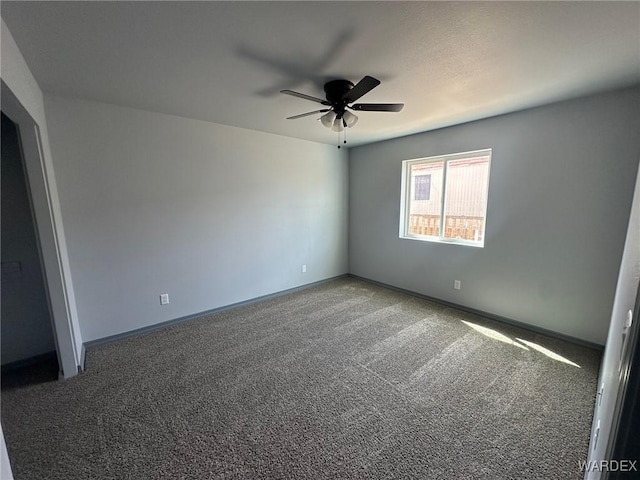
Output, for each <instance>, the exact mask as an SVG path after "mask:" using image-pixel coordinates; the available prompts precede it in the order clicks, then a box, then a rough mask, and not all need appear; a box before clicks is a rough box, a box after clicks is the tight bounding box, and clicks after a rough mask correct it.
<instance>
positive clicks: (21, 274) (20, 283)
mask: <svg viewBox="0 0 640 480" xmlns="http://www.w3.org/2000/svg"><path fill="white" fill-rule="evenodd" d="M1 123H2V125H1V128H2V131H1V141H2V145H1V154H2V158H1V162H0V165H1V172H0V178H1V181H2V184H1V187H0V194H1V197H2V198H1V203H0V205H1V209H2V211H1V230H0V231H1V233H2V235H1V247H0V254H1V257H2V289H1V295H2V298H1V300H0V308H1V312H0V314H1V316H0V324H1V332H0V333H1V335H0V338H1V350H0V351H1V363H2V387H3V388H6V387H10V386H15V385H19V384H24V383H25V382H27V383H34V382H40V381H49V380H56V379H57V378H58V371H59V365H58V359H57V354H56V343H55V338H54V331H53V324H52V318H51V314H50V309H49V300H48V294H47V290H46V287H45V279H44V275H43V270H42V262H41V255H40V245H39V243H38V237H37V234H36V227H35V222H34V217H33V211H32V205H31V199H30V196H29V189H28V182H27V178H26V175H25V169H24V161H23V158H22V154H21V149H20V141H19V136H18V128H17V126H16V124H15V123H14V122H12V121H11V119H10V118H9V117H7V116H6V115H5V114H4V112H3V113H2V114H1Z"/></svg>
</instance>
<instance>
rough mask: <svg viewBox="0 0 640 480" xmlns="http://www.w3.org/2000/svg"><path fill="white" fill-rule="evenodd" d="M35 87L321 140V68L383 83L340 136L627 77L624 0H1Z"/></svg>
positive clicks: (630, 21) (630, 20)
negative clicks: (386, 105) (382, 106)
mask: <svg viewBox="0 0 640 480" xmlns="http://www.w3.org/2000/svg"><path fill="white" fill-rule="evenodd" d="M0 8H1V14H2V18H3V19H4V20H5V22H6V24H7V26H8V27H9V30H10V31H11V33H12V34H13V36H14V38H15V40H16V42H17V44H18V46H19V48H20V50H21V51H22V53H23V55H24V57H25V59H26V61H27V63H28V64H29V66H30V68H31V70H32V72H33V74H34V76H35V77H36V79H37V81H38V83H39V84H40V86H41V88H42V89H43V91H45V92H48V93H52V94H58V95H64V96H72V97H79V98H85V99H91V100H96V101H100V102H106V103H113V104H118V105H124V106H130V107H135V108H141V109H145V110H151V111H156V112H164V113H170V114H174V115H180V116H183V117H190V118H195V119H200V120H206V121H211V122H217V123H222V124H227V125H234V126H238V127H244V128H249V129H254V130H260V131H264V132H271V133H275V134H280V135H286V136H291V137H296V138H301V139H307V140H312V141H316V142H322V143H329V144H331V143H335V142H336V134H335V133H333V132H331V131H330V130H327V129H325V128H324V127H322V126H321V125H320V123H319V122H317V121H316V117H314V116H311V117H305V118H302V119H298V120H285V117H288V116H291V115H295V114H299V113H304V112H307V111H312V110H316V109H317V107H318V106H319V105H318V104H316V103H313V102H309V101H305V100H302V99H298V98H294V97H290V96H286V95H282V94H280V93H278V92H279V90H281V89H292V90H296V91H299V92H303V93H307V94H310V95H313V96H317V97H324V94H323V90H322V86H323V84H324V82H325V81H326V80H330V79H335V78H346V79H349V80H351V81H353V82H354V83H355V82H357V81H358V80H359V79H360V78H362V77H363V76H364V75H371V76H374V77H377V78H378V79H380V80H381V81H382V84H381V85H380V86H379V87H377V88H376V89H375V90H373V91H371V92H370V93H368V94H367V95H366V96H364V97H362V99H361V101H362V102H367V103H371V102H404V103H405V109H404V110H403V111H402V112H400V113H376V112H357V114H358V116H359V117H360V121H359V122H358V124H357V125H356V126H355V127H354V128H353V129H352V130H350V131H349V144H350V145H351V146H355V145H361V144H365V143H370V142H374V141H378V140H382V139H387V138H391V137H396V136H401V135H406V134H410V133H416V132H421V131H426V130H431V129H434V128H439V127H442V126H446V125H452V124H456V123H462V122H466V121H470V120H474V119H478V118H483V117H488V116H492V115H496V114H500V113H506V112H510V111H514V110H519V109H522V108H527V107H532V106H537V105H541V104H545V103H550V102H553V101H557V100H562V99H565V98H571V97H576V96H580V95H584V94H589V93H594V92H598V91H602V90H608V89H613V88H617V87H623V86H627V85H633V84H638V83H640V3H638V2H602V3H599V2H531V3H529V2H487V3H485V2H9V1H2V3H1V5H0Z"/></svg>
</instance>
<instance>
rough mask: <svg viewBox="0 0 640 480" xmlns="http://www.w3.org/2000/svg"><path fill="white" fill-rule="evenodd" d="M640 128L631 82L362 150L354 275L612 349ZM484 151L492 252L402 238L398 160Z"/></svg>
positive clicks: (354, 181) (356, 182)
mask: <svg viewBox="0 0 640 480" xmlns="http://www.w3.org/2000/svg"><path fill="white" fill-rule="evenodd" d="M638 131H640V102H639V91H638V89H627V90H622V91H617V92H610V93H606V94H601V95H597V96H593V97H588V98H581V99H577V100H572V101H567V102H563V103H558V104H554V105H549V106H545V107H540V108H535V109H531V110H526V111H522V112H517V113H513V114H509V115H504V116H500V117H495V118H490V119H486V120H481V121H477V122H472V123H468V124H463V125H458V126H454V127H450V128H446V129H441V130H436V131H432V132H427V133H424V134H418V135H413V136H409V137H404V138H399V139H395V140H389V141H386V142H381V143H377V144H372V145H368V146H363V147H358V148H354V149H352V150H351V151H350V211H349V217H350V230H349V242H350V247H349V261H350V272H351V273H353V274H355V275H359V276H362V277H365V278H369V279H373V280H376V281H379V282H382V283H386V284H389V285H393V286H397V287H400V288H404V289H407V290H411V291H414V292H418V293H421V294H424V295H428V296H431V297H434V298H438V299H441V300H445V301H449V302H453V303H456V304H459V305H463V306H467V307H470V308H474V309H477V310H481V311H484V312H488V313H491V314H494V315H498V316H502V317H506V318H508V319H511V320H515V321H518V322H522V323H525V324H529V325H532V326H535V327H539V328H543V329H547V330H552V331H554V332H557V333H560V334H563V335H568V336H571V337H575V338H578V339H582V340H585V341H589V342H594V343H598V344H604V342H605V339H606V336H607V329H608V325H609V320H610V317H611V308H612V305H613V295H614V290H615V284H616V278H617V274H618V269H619V266H620V259H621V255H622V248H623V244H624V238H625V233H626V227H627V222H628V219H629V211H630V207H631V199H632V194H633V185H634V179H635V175H636V171H637V169H638V157H639V154H640V139H639V136H638ZM483 148H492V149H493V156H492V161H491V175H490V186H489V203H488V212H487V230H486V242H485V247H484V248H482V249H481V248H475V247H464V246H456V245H448V244H438V243H429V242H420V241H415V240H407V239H400V238H398V226H399V212H400V182H401V162H402V160H406V159H411V158H420V157H425V156H432V155H440V154H447V153H456V152H465V151H471V150H478V149H483ZM454 279H458V280H461V281H462V289H461V290H459V291H456V290H454V289H453V281H454Z"/></svg>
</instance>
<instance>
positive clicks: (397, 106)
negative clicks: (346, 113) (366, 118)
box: [351, 103, 404, 112]
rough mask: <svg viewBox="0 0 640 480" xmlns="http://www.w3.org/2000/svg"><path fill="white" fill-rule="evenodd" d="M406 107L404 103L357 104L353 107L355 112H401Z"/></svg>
mask: <svg viewBox="0 0 640 480" xmlns="http://www.w3.org/2000/svg"><path fill="white" fill-rule="evenodd" d="M403 107H404V103H356V104H355V105H351V108H352V109H353V110H360V111H363V112H399V111H400V110H402V108H403Z"/></svg>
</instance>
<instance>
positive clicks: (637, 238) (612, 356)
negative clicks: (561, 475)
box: [585, 172, 640, 480]
mask: <svg viewBox="0 0 640 480" xmlns="http://www.w3.org/2000/svg"><path fill="white" fill-rule="evenodd" d="M639 282H640V172H638V178H637V180H636V189H635V193H634V197H633V206H632V209H631V216H630V219H629V226H628V228H627V238H626V240H625V245H624V252H623V255H622V262H621V265H620V274H619V275H618V286H617V288H616V293H615V299H614V303H613V312H612V314H611V324H610V325H609V335H608V338H607V344H606V347H605V351H604V357H603V360H602V368H601V370H600V378H599V380H598V392H599V395H600V396H601V397H602V398H600V396H598V397H597V400H598V401H597V402H596V408H595V412H594V415H593V426H592V430H591V431H592V433H591V443H590V445H589V460H590V461H593V462H597V461H600V460H605V459H607V458H606V451H607V443H608V442H609V441H610V433H611V426H612V421H613V416H614V412H615V408H616V400H617V397H618V392H619V387H620V381H621V377H622V372H621V370H620V365H621V363H620V358H621V355H622V347H623V343H622V338H623V337H622V333H623V331H624V326H625V323H626V319H627V313H628V312H629V311H631V312H633V309H634V306H635V303H636V295H637V293H638V283H639ZM633 321H635V322H638V321H640V319H638V318H636V319H634V320H633ZM626 337H627V338H628V337H629V334H628V333H627V335H626ZM627 348H628V347H627ZM598 425H600V428H599V431H598V435H597V442H596V435H594V434H595V431H596V429H597V428H598ZM609 460H612V459H609ZM600 473H601V472H598V471H590V472H588V474H587V475H586V476H585V478H587V479H589V480H596V479H599V478H600Z"/></svg>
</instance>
